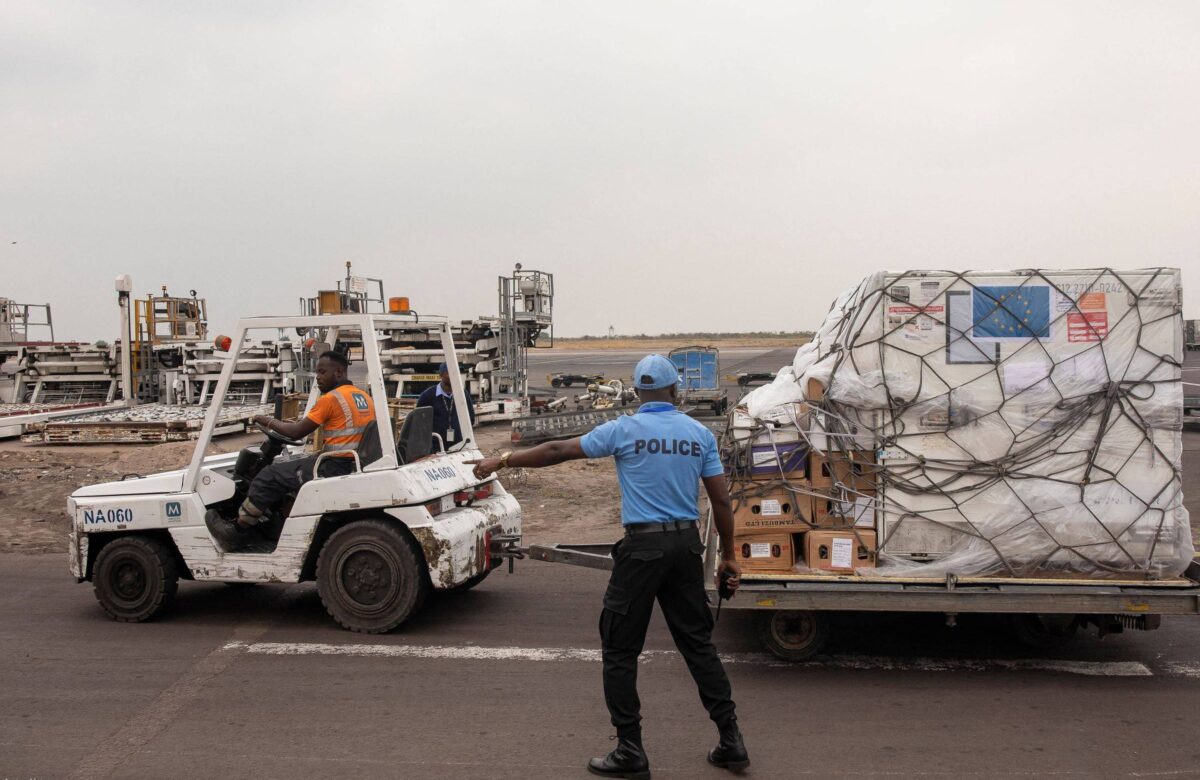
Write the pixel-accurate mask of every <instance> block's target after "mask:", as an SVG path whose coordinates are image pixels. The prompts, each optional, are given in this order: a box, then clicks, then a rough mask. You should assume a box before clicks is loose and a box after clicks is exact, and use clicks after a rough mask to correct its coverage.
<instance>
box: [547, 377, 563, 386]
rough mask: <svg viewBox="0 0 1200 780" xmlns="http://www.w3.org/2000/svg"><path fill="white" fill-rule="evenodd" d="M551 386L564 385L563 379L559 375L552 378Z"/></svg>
mask: <svg viewBox="0 0 1200 780" xmlns="http://www.w3.org/2000/svg"><path fill="white" fill-rule="evenodd" d="M550 386H551V387H562V380H561V379H559V378H558V377H554V378H553V379H551V380H550Z"/></svg>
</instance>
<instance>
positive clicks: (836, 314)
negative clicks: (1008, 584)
mask: <svg viewBox="0 0 1200 780" xmlns="http://www.w3.org/2000/svg"><path fill="white" fill-rule="evenodd" d="M1180 290H1181V288H1180V273H1179V271H1178V270H1177V269H1161V268H1160V269H1146V270H1140V271H1129V272H1125V271H1121V272H1117V271H1112V270H1107V269H1105V270H1072V271H1038V270H1029V271H999V272H967V273H953V272H907V273H888V274H884V273H879V274H876V275H874V276H871V277H869V278H867V279H865V280H863V281H862V282H861V283H860V284H859V285H858V286H857V287H855V288H854V289H852V290H850V291H848V292H846V293H844V294H843V295H841V296H840V297H839V298H838V299H837V301H836V302H835V303H834V305H833V307H832V308H831V309H830V311H829V314H828V315H827V316H826V318H825V321H824V322H823V323H822V325H821V327H820V329H819V330H818V331H817V333H816V335H815V337H814V339H813V341H812V342H811V343H809V344H805V345H804V346H803V347H801V348H800V349H799V350H798V351H797V353H796V356H795V359H794V360H793V362H792V364H791V365H790V366H785V367H783V369H782V370H780V372H779V374H778V376H777V378H776V380H775V381H774V382H773V383H772V384H770V385H766V386H764V387H761V388H758V389H756V390H754V391H753V392H751V393H750V394H749V395H747V396H746V397H745V398H744V399H743V401H742V403H741V404H740V405H739V407H738V409H736V410H735V411H734V413H733V416H732V420H731V426H730V429H729V431H730V433H729V436H730V437H731V441H732V442H733V443H734V444H735V445H736V442H737V440H739V439H742V440H746V439H749V438H755V439H761V438H763V437H764V436H767V437H769V438H775V439H779V438H781V437H782V438H791V439H796V438H799V439H801V440H804V441H807V442H808V444H809V446H810V447H811V448H812V451H813V452H815V453H821V454H825V455H828V456H829V457H835V458H836V457H839V456H840V457H842V458H845V457H848V455H849V453H850V452H851V451H852V450H874V454H875V458H874V461H875V464H874V465H873V466H872V468H873V469H874V471H875V472H876V473H875V474H874V475H873V476H874V478H873V480H872V481H871V487H872V489H871V490H869V491H868V490H861V486H862V484H863V483H861V482H860V483H858V485H851V486H846V485H843V484H838V485H836V487H837V489H839V490H840V491H841V493H840V494H839V495H841V497H842V498H843V499H844V500H845V501H846V502H848V503H857V504H858V505H860V506H861V505H862V504H863V503H864V502H866V503H871V504H874V508H875V523H876V527H875V530H876V532H877V539H878V567H877V568H876V569H874V570H873V571H872V574H873V575H878V576H906V577H913V576H917V577H924V576H928V577H936V578H944V577H946V576H948V575H957V576H985V575H1000V576H1006V575H1007V576H1020V577H1031V576H1051V577H1053V576H1080V575H1086V576H1089V577H1106V576H1107V577H1117V576H1119V577H1144V578H1167V577H1173V576H1177V575H1178V574H1180V573H1181V572H1182V571H1183V570H1184V569H1185V568H1186V567H1187V565H1188V564H1189V563H1190V561H1191V560H1192V556H1193V547H1192V536H1191V528H1190V523H1189V519H1188V513H1187V510H1186V509H1185V508H1184V506H1183V495H1182V490H1181V481H1180V460H1181V455H1182V385H1181V378H1182V377H1181V372H1180V368H1181V361H1182V348H1183V347H1182V319H1181V292H1180ZM810 396H817V397H810Z"/></svg>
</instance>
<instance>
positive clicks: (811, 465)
mask: <svg viewBox="0 0 1200 780" xmlns="http://www.w3.org/2000/svg"><path fill="white" fill-rule="evenodd" d="M877 473H878V466H876V465H875V452H874V450H848V451H840V450H833V451H832V452H829V453H827V454H822V453H820V452H816V451H813V452H812V453H810V454H809V456H808V478H809V481H810V482H811V483H812V486H813V488H814V489H816V490H827V489H829V488H832V487H833V485H834V483H835V482H840V483H841V484H842V485H844V486H845V487H846V488H847V489H849V490H852V491H854V492H856V493H870V494H874V492H875V486H876V474H877Z"/></svg>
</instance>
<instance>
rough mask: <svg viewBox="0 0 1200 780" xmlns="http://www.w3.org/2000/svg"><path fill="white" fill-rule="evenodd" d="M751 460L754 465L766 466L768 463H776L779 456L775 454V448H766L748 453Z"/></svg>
mask: <svg viewBox="0 0 1200 780" xmlns="http://www.w3.org/2000/svg"><path fill="white" fill-rule="evenodd" d="M750 458H751V461H752V462H753V463H754V465H755V466H766V465H768V464H770V463H778V462H779V458H778V456H776V454H775V450H767V451H766V452H752V453H750Z"/></svg>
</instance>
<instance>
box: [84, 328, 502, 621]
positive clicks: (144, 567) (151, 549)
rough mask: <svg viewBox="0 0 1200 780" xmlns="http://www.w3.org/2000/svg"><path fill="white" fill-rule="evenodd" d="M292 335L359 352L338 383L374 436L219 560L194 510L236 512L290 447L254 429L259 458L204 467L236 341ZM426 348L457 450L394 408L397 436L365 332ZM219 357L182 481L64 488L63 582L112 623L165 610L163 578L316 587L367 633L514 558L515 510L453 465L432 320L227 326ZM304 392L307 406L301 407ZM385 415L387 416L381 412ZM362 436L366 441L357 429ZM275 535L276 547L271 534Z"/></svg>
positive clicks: (168, 586) (170, 583)
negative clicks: (431, 350)
mask: <svg viewBox="0 0 1200 780" xmlns="http://www.w3.org/2000/svg"><path fill="white" fill-rule="evenodd" d="M295 328H303V329H305V331H306V332H308V333H314V332H315V333H318V334H320V339H321V340H320V341H319V343H317V344H316V345H315V348H316V349H326V348H330V349H334V348H337V345H338V343H339V339H338V337H339V334H341V335H342V336H343V337H344V338H349V339H352V340H353V341H355V342H356V343H361V344H363V345H364V346H363V357H364V360H363V362H364V363H365V364H366V365H365V368H366V372H365V376H362V375H361V374H362V370H361V369H362V366H361V364H360V365H358V366H352V367H351V372H350V378H351V380H353V381H354V383H355V384H356V385H358V386H360V387H364V388H365V389H367V390H369V392H370V395H371V398H372V399H373V401H374V405H375V410H376V416H377V421H378V425H374V426H369V427H368V430H367V431H366V432H365V434H364V437H363V442H362V444H361V445H360V446H359V447H358V450H357V451H356V452H355V453H354V460H355V470H354V471H353V472H352V473H350V474H348V475H345V476H336V477H328V478H315V479H312V480H311V481H309V482H306V483H305V484H304V485H303V486H302V487H301V488H300V490H299V491H298V492H297V493H296V495H295V496H294V498H293V499H292V501H291V506H290V508H288V507H285V508H284V509H283V510H282V511H281V512H280V514H281V515H286V517H285V519H282V520H280V521H278V522H277V523H276V524H275V526H276V527H275V529H274V530H275V533H267V534H266V535H264V537H263V540H262V542H261V543H260V544H258V545H256V546H255V547H253V548H252V549H251V550H248V551H247V550H243V551H239V552H226V551H224V550H223V549H222V548H221V546H220V544H219V543H218V542H217V541H216V540H215V539H214V538H213V537H212V535H211V534H210V533H209V531H208V529H207V527H206V526H205V520H204V518H205V513H206V512H207V511H208V510H209V509H216V510H218V511H219V512H221V513H223V514H225V515H226V516H232V515H233V514H234V513H236V508H237V506H238V505H239V504H240V503H241V501H242V500H243V498H244V497H245V495H246V490H247V488H248V486H249V484H250V482H251V480H253V478H254V475H255V474H257V473H258V472H259V471H260V470H261V469H262V468H263V467H265V466H266V465H267V464H269V463H271V462H278V461H279V460H280V459H299V458H301V457H304V456H305V455H306V453H305V452H304V451H303V445H304V442H301V441H292V440H287V439H284V438H283V437H282V436H280V435H279V434H278V433H276V432H267V431H265V430H264V434H265V436H266V438H265V439H264V441H263V442H262V443H261V444H260V445H256V446H251V447H247V448H245V449H243V450H242V451H240V452H237V453H230V454H225V455H212V456H205V451H206V449H207V447H208V444H209V441H210V439H211V438H212V434H213V429H214V427H215V425H216V423H217V418H218V413H219V411H220V407H221V404H222V402H223V401H224V399H225V397H226V394H227V392H228V391H229V387H230V384H231V380H232V377H233V372H234V369H235V367H236V365H237V359H238V356H239V354H240V346H241V345H243V344H245V343H247V342H246V337H247V333H248V332H250V331H257V330H269V331H279V330H281V329H282V330H287V329H295ZM410 328H411V329H416V330H423V331H427V332H431V333H435V334H438V335H440V338H441V341H442V344H443V347H444V349H445V353H446V356H447V361H446V362H447V364H448V365H449V366H450V381H451V385H452V388H453V394H454V398H455V401H456V404H455V407H456V412H457V416H458V422H459V425H460V427H461V430H462V431H463V440H462V441H458V442H444V441H443V442H441V444H442V445H443V448H444V450H445V451H444V452H438V451H437V449H438V447H436V446H434V442H435V440H438V441H440V437H438V436H437V434H436V433H435V432H434V431H433V422H432V415H431V412H432V411H433V410H432V409H429V408H423V409H418V410H412V411H410V412H409V413H408V414H407V415H406V416H405V417H404V420H403V423H402V426H401V428H400V431H399V434H398V435H395V436H394V435H393V426H392V425H391V424H385V422H387V421H388V418H387V416H386V413H387V410H388V403H387V400H388V399H387V392H386V388H385V385H384V382H383V371H382V367H381V362H380V357H379V352H378V349H377V346H376V345H377V341H378V339H377V338H376V335H375V334H377V333H379V332H383V331H396V330H399V329H410ZM233 344H234V345H237V346H236V347H235V348H234V349H231V354H230V357H229V359H228V360H227V361H226V363H225V366H224V369H223V371H222V373H221V378H220V381H219V383H218V385H217V389H216V393H215V396H214V398H213V401H212V404H211V406H210V407H209V410H208V415H207V417H206V418H205V424H204V429H203V431H202V432H201V435H200V438H199V440H198V441H197V442H196V449H195V451H194V452H193V454H192V459H191V462H190V464H189V465H188V467H187V468H186V469H182V470H179V471H168V472H164V473H160V474H152V475H148V476H139V475H130V476H129V477H126V478H125V479H123V480H122V481H120V482H107V483H103V484H99V485H92V486H89V487H84V488H80V489H79V490H77V491H75V493H73V494H72V495H71V496H70V498H69V499H68V500H67V511H68V512H69V513H70V515H71V518H72V526H71V534H70V559H71V560H70V567H71V573H72V574H73V575H75V577H76V579H77V580H78V581H79V582H83V581H87V580H90V581H91V582H92V584H93V587H94V590H95V594H96V598H97V599H98V600H99V602H100V605H101V606H102V607H103V608H104V610H105V611H106V612H107V613H108V614H109V615H110V616H112V617H113V618H114V619H116V620H120V621H125V622H140V621H143V620H148V619H150V618H152V617H154V616H155V615H156V614H158V613H160V612H161V611H162V610H163V609H165V608H166V607H167V606H168V605H169V604H170V603H171V601H172V600H173V598H174V596H175V592H176V588H177V584H178V580H179V579H181V578H182V579H190V580H198V581H217V582H228V583H259V582H280V583H295V582H304V581H308V580H316V582H317V589H318V591H319V593H320V597H321V601H322V603H324V604H325V607H326V609H327V610H328V611H329V614H330V615H332V616H333V618H334V619H335V620H336V621H337V622H338V623H339V624H341V625H342V626H344V627H345V628H348V629H350V630H352V631H361V632H367V633H382V632H385V631H390V630H391V629H393V628H396V627H397V626H399V625H400V624H401V623H403V622H404V621H405V620H407V619H408V618H409V617H410V616H411V615H412V614H413V613H414V612H416V611H417V609H419V608H420V606H421V604H422V602H423V601H424V599H425V597H426V596H427V595H428V594H429V592H430V591H431V590H465V589H468V588H471V587H473V586H475V585H477V584H478V583H479V582H481V581H482V580H483V579H484V578H485V577H486V576H487V575H488V573H489V572H490V571H491V570H492V569H493V568H495V567H496V566H497V565H499V564H500V562H501V561H502V560H503V559H504V558H505V557H510V558H511V557H514V556H519V555H520V553H519V548H518V544H519V543H520V538H521V509H520V506H519V505H518V503H517V501H516V499H515V498H513V496H511V495H510V494H509V493H508V492H506V491H505V490H504V488H503V486H502V485H501V484H500V482H499V481H497V480H496V479H495V478H491V479H488V480H484V481H480V480H478V479H476V477H475V476H474V474H473V473H472V467H471V466H468V465H465V462H466V461H468V460H472V459H475V458H479V457H482V453H481V452H480V450H479V447H478V445H477V443H476V441H475V436H474V431H473V430H472V428H471V421H470V418H469V416H468V414H467V411H466V409H467V406H466V402H465V396H464V394H463V386H462V377H461V376H460V374H459V372H458V364H457V361H456V359H455V353H454V342H453V339H452V337H451V332H450V329H449V327H448V324H447V323H446V321H445V320H444V319H442V318H438V317H429V316H421V317H418V316H417V315H412V314H408V315H382V314H338V315H325V316H319V315H317V316H304V317H260V318H252V319H247V320H242V321H240V322H239V323H238V328H237V332H236V336H235V338H234V340H233ZM319 392H320V391H319V390H317V389H316V388H315V387H314V388H313V391H312V393H311V394H310V396H309V399H308V407H307V408H312V405H313V404H314V403H315V402H316V400H317V398H318V396H319ZM397 413H399V411H398V412H397ZM372 429H373V430H372ZM276 534H277V535H276Z"/></svg>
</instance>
